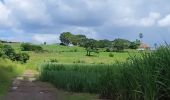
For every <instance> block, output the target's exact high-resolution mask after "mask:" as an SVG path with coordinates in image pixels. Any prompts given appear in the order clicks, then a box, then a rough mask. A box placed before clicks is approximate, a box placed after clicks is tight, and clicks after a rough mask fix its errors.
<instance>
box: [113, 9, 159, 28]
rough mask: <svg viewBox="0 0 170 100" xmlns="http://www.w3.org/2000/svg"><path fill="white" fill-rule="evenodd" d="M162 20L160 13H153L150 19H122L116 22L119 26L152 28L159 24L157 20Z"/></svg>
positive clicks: (150, 14)
mask: <svg viewBox="0 0 170 100" xmlns="http://www.w3.org/2000/svg"><path fill="white" fill-rule="evenodd" d="M159 18H160V14H159V13H155V12H151V13H149V16H148V17H144V18H140V19H135V18H122V19H119V20H118V21H115V22H116V24H118V25H119V26H140V27H151V26H154V25H156V24H157V20H158V19H159Z"/></svg>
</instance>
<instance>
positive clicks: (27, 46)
mask: <svg viewBox="0 0 170 100" xmlns="http://www.w3.org/2000/svg"><path fill="white" fill-rule="evenodd" d="M21 50H22V51H37V52H39V51H43V48H42V47H41V46H39V45H33V44H30V43H22V44H21Z"/></svg>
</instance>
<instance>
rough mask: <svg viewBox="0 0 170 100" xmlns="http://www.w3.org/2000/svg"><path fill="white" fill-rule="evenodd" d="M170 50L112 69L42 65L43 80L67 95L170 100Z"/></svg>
mask: <svg viewBox="0 0 170 100" xmlns="http://www.w3.org/2000/svg"><path fill="white" fill-rule="evenodd" d="M169 71H170V47H169V46H162V47H160V48H158V49H157V50H156V51H152V52H147V53H146V52H145V53H142V54H141V56H139V57H138V56H137V57H136V56H135V57H130V58H129V59H128V60H127V61H126V62H122V63H115V64H112V65H104V64H103V65H101V64H95V65H89V64H57V63H46V64H43V65H42V69H41V76H40V79H41V80H42V81H47V82H51V83H53V84H54V85H55V86H56V87H58V88H62V89H65V90H68V91H76V92H90V93H99V94H100V96H101V97H102V98H108V99H113V100H169V99H170V72H169Z"/></svg>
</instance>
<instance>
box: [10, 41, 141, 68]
mask: <svg viewBox="0 0 170 100" xmlns="http://www.w3.org/2000/svg"><path fill="white" fill-rule="evenodd" d="M10 45H12V47H13V48H15V50H16V51H17V52H21V51H20V44H18V43H17V44H10ZM41 46H42V47H43V49H44V50H45V52H27V53H29V55H30V60H29V61H28V63H26V66H27V68H33V69H35V68H37V67H40V65H41V64H42V63H44V62H49V61H51V60H55V61H56V62H57V63H59V64H73V63H83V64H113V63H115V62H117V61H118V62H124V61H126V60H127V59H128V58H129V56H134V55H139V53H138V51H135V50H125V52H121V53H118V52H112V53H111V54H112V55H113V57H110V56H109V54H110V53H109V52H104V50H101V52H100V53H99V54H95V53H92V55H93V56H91V57H89V56H86V50H85V48H82V47H77V46H72V47H67V46H60V45H57V44H56V45H55V44H53V45H41Z"/></svg>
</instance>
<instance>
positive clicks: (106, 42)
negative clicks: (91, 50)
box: [96, 39, 112, 48]
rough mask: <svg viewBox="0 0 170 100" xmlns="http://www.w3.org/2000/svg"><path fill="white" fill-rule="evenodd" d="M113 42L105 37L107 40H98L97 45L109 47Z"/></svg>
mask: <svg viewBox="0 0 170 100" xmlns="http://www.w3.org/2000/svg"><path fill="white" fill-rule="evenodd" d="M111 44H112V42H111V41H109V40H106V39H105V40H99V41H97V44H96V45H97V47H98V48H107V47H110V46H111Z"/></svg>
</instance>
